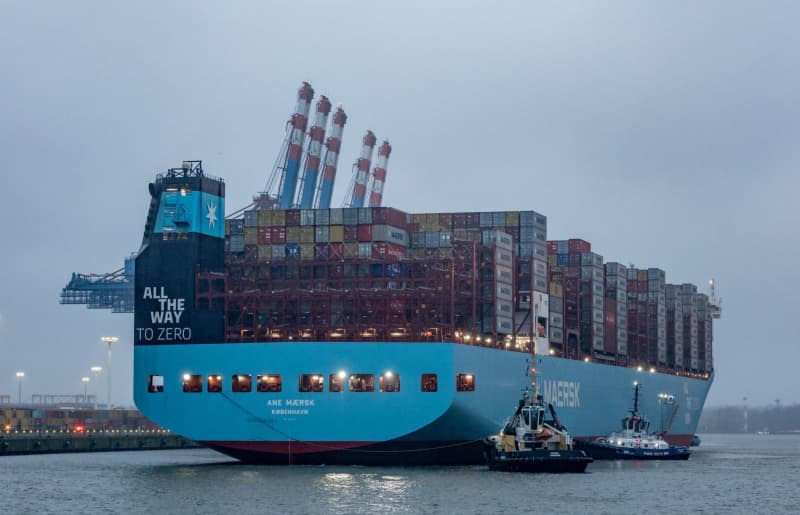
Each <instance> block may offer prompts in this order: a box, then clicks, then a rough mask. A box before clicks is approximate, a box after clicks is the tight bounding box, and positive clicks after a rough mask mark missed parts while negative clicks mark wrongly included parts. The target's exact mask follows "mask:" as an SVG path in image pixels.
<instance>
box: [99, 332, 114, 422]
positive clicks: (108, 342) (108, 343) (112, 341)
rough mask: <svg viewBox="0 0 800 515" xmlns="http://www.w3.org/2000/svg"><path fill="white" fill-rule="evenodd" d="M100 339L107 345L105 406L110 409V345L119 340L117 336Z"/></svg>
mask: <svg viewBox="0 0 800 515" xmlns="http://www.w3.org/2000/svg"><path fill="white" fill-rule="evenodd" d="M100 341H101V342H103V343H105V344H106V345H108V363H107V364H108V374H107V376H108V377H107V379H108V405H107V408H108V409H111V346H112V345H114V344H115V343H117V342H118V341H119V338H118V337H117V336H103V337H102V338H100Z"/></svg>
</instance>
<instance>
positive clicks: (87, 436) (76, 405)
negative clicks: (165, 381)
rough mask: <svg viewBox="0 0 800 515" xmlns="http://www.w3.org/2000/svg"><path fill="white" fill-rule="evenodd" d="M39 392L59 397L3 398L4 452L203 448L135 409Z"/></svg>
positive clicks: (0, 440)
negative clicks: (25, 401) (26, 402)
mask: <svg viewBox="0 0 800 515" xmlns="http://www.w3.org/2000/svg"><path fill="white" fill-rule="evenodd" d="M35 397H37V400H38V397H42V398H43V399H42V400H43V401H50V400H51V399H50V397H53V401H54V402H36V403H32V404H29V405H21V404H16V405H14V404H10V403H3V402H2V399H0V457H2V456H10V455H20V454H47V453H63V452H104V451H134V450H157V449H186V448H191V447H200V445H199V444H198V443H196V442H193V441H191V440H187V439H186V438H183V437H181V436H179V435H176V434H173V433H172V432H170V431H169V430H167V429H164V428H161V427H159V426H157V425H155V424H153V423H152V422H150V421H149V420H147V419H146V418H145V417H144V416H143V415H142V414H141V413H140V412H139V411H137V410H135V409H125V408H112V409H107V408H105V409H104V408H96V407H95V406H93V405H91V404H87V403H81V402H79V401H81V400H83V399H82V398H79V397H76V396H46V397H47V398H46V399H45V398H44V397H45V396H35ZM62 397H63V398H62Z"/></svg>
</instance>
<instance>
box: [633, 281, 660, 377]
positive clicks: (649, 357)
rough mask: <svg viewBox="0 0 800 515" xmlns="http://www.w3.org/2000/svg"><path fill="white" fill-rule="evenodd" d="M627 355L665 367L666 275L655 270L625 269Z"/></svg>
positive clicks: (640, 361)
mask: <svg viewBox="0 0 800 515" xmlns="http://www.w3.org/2000/svg"><path fill="white" fill-rule="evenodd" d="M628 356H629V357H630V358H631V359H632V360H634V362H638V363H640V364H642V365H650V366H655V365H660V366H666V365H667V308H666V274H665V273H664V271H663V270H660V269H658V268H648V269H637V268H633V267H631V268H628Z"/></svg>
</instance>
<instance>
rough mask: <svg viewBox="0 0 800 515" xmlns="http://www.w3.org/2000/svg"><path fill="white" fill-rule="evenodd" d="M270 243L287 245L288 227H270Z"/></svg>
mask: <svg viewBox="0 0 800 515" xmlns="http://www.w3.org/2000/svg"><path fill="white" fill-rule="evenodd" d="M270 243H274V244H276V245H279V244H281V243H286V227H270Z"/></svg>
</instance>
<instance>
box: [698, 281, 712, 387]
mask: <svg viewBox="0 0 800 515" xmlns="http://www.w3.org/2000/svg"><path fill="white" fill-rule="evenodd" d="M695 304H696V305H697V370H698V371H701V372H710V371H711V369H712V367H711V363H712V359H711V339H712V332H711V309H710V306H709V304H708V295H706V294H704V293H698V294H697V296H696V297H695Z"/></svg>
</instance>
